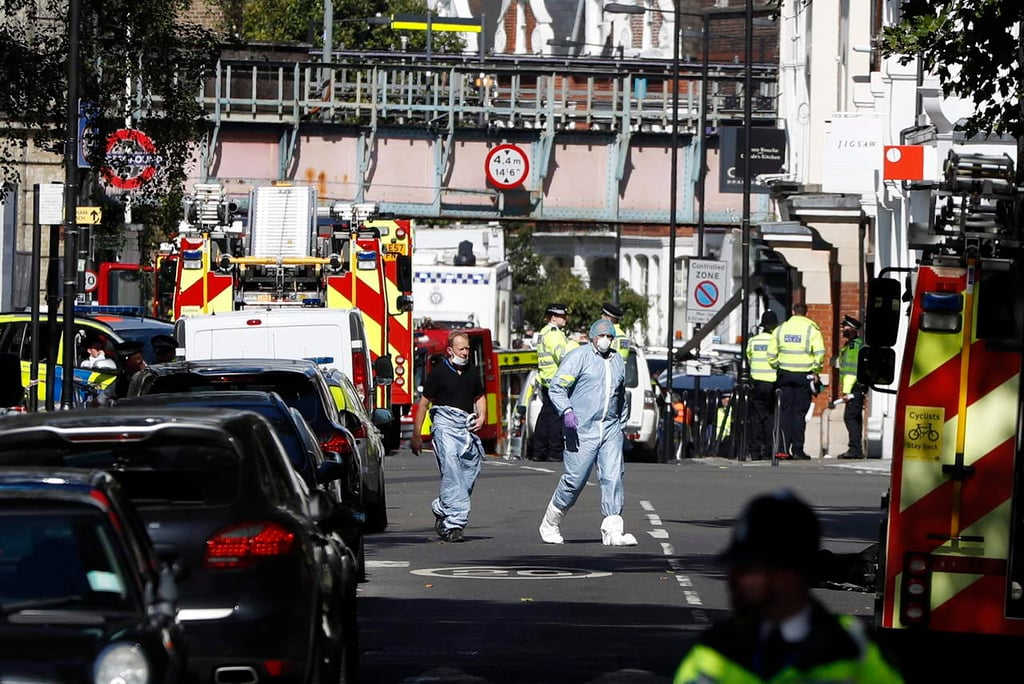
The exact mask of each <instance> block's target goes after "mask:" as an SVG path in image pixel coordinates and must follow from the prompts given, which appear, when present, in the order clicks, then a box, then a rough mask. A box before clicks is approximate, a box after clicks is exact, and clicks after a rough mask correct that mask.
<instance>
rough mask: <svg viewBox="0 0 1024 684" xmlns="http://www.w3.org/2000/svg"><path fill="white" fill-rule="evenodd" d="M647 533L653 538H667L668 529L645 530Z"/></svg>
mask: <svg viewBox="0 0 1024 684" xmlns="http://www.w3.org/2000/svg"><path fill="white" fill-rule="evenodd" d="M647 534H649V535H651V537H652V538H654V539H668V530H647Z"/></svg>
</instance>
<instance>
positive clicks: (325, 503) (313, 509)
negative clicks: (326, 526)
mask: <svg viewBox="0 0 1024 684" xmlns="http://www.w3.org/2000/svg"><path fill="white" fill-rule="evenodd" d="M333 514H334V506H333V505H332V504H331V500H330V499H329V498H328V497H327V494H326V493H325V492H323V491H321V490H319V489H314V490H313V491H311V492H310V493H309V517H310V519H311V520H312V521H313V522H315V523H322V522H326V521H328V520H330V518H331V516H332V515H333Z"/></svg>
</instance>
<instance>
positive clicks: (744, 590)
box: [674, 491, 903, 684]
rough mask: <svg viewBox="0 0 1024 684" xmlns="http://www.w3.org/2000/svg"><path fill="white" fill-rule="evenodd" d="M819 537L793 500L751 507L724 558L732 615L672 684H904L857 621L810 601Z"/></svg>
mask: <svg viewBox="0 0 1024 684" xmlns="http://www.w3.org/2000/svg"><path fill="white" fill-rule="evenodd" d="M820 535H821V532H820V525H819V523H818V518H817V516H816V515H815V514H814V511H812V510H811V508H810V507H809V506H808V505H807V504H806V503H804V502H803V501H801V500H800V499H799V498H797V497H796V496H794V495H793V494H792V493H791V492H788V491H782V492H778V493H774V494H768V495H762V496H759V497H756V498H755V499H753V500H752V501H751V502H750V503H749V504H748V505H747V507H746V508H745V509H744V511H743V513H742V515H741V516H740V519H739V520H738V521H737V523H736V526H735V527H734V528H733V534H732V542H731V543H730V545H729V547H728V548H727V549H726V551H725V553H724V554H723V555H722V560H723V561H725V563H726V564H727V565H728V572H729V575H728V578H729V594H730V599H731V601H732V609H733V614H732V616H731V617H730V618H729V619H728V620H726V621H724V622H721V623H719V624H716V625H714V626H712V627H710V628H709V629H707V630H706V631H705V632H704V633H703V634H702V635H701V636H700V637H699V638H698V639H697V643H696V644H694V646H693V647H692V648H691V649H690V651H689V653H687V655H686V656H685V657H684V658H683V661H682V663H681V664H680V666H679V669H678V670H677V671H676V676H675V680H674V681H675V684H696V683H697V682H731V683H732V684H756V683H757V682H768V681H779V682H852V683H855V684H896V683H899V682H902V681H903V678H902V677H901V675H900V673H899V672H898V671H897V670H896V669H895V668H893V666H892V665H891V664H890V663H889V662H887V661H886V659H885V657H884V655H883V654H882V651H881V649H879V647H878V645H877V644H876V643H874V642H873V641H872V639H871V638H870V637H869V635H868V634H867V632H866V631H865V628H864V626H863V624H862V623H861V622H859V621H858V619H857V618H856V617H854V616H850V615H842V616H839V615H835V614H833V613H831V612H829V610H828V609H827V608H825V606H824V605H822V604H821V602H819V601H818V600H817V599H816V598H814V596H813V595H812V594H811V587H812V586H813V585H814V580H815V575H816V570H817V567H816V566H817V564H818V555H819V549H818V543H819V539H820Z"/></svg>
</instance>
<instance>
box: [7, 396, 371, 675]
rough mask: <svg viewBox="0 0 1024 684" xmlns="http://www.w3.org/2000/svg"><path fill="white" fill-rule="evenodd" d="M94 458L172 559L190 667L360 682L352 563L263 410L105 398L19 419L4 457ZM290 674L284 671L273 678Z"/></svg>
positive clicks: (90, 461) (44, 461)
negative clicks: (144, 404) (108, 403)
mask: <svg viewBox="0 0 1024 684" xmlns="http://www.w3.org/2000/svg"><path fill="white" fill-rule="evenodd" d="M4 465H33V466H50V467H55V466H64V467H84V468H96V469H103V470H107V471H109V472H110V473H111V474H112V475H113V476H114V477H115V478H116V479H117V480H118V482H119V483H120V484H121V486H122V487H123V488H124V490H125V492H126V493H127V495H128V497H129V498H130V500H131V501H132V503H133V504H134V505H135V507H136V509H137V510H138V511H139V513H140V514H141V516H142V519H143V520H144V521H145V523H146V527H147V530H148V532H149V536H150V537H151V538H152V540H153V543H154V545H155V547H156V549H157V552H158V553H159V554H160V556H161V557H162V558H164V559H165V560H169V561H172V562H173V563H174V567H175V574H176V577H177V579H178V582H177V585H178V589H179V592H180V598H179V606H180V610H179V613H178V616H179V619H180V620H181V621H182V622H183V623H185V625H186V630H187V631H186V633H187V634H188V637H189V644H190V648H189V659H188V669H189V671H190V673H191V674H192V676H194V677H196V678H197V679H198V680H199V681H201V682H210V681H215V682H256V681H263V680H265V679H268V678H270V679H273V678H275V677H277V678H283V679H285V680H294V681H298V682H303V683H305V682H308V681H310V679H311V677H312V674H311V673H317V675H318V677H317V679H318V680H320V681H324V682H338V681H354V679H355V677H356V662H357V658H358V653H357V644H358V641H357V621H356V610H355V595H356V594H355V591H356V589H355V588H356V577H355V560H354V558H353V556H352V553H351V551H349V550H348V549H347V548H345V547H344V546H343V545H341V544H340V542H338V541H337V539H336V538H335V536H334V535H333V534H331V533H330V532H329V530H330V527H331V525H332V521H331V518H332V513H333V505H332V503H331V501H330V499H329V498H328V497H327V496H326V495H325V494H324V493H323V492H321V491H319V490H313V491H312V492H310V491H309V490H308V488H307V487H306V486H305V484H304V483H303V481H302V479H301V478H300V477H299V476H298V475H297V473H296V472H295V470H294V469H293V468H292V467H291V464H290V463H289V462H288V458H287V456H286V455H285V453H284V447H283V446H282V445H281V442H280V439H279V438H278V437H277V435H276V433H275V432H274V429H273V427H271V425H270V423H269V422H267V420H266V419H265V418H263V417H262V416H260V415H258V414H256V413H253V412H251V411H238V410H234V409H219V408H203V409H185V408H163V409H161V410H160V411H159V415H154V412H153V411H152V410H148V409H143V408H139V409H129V408H113V409H106V408H100V409H95V410H90V411H64V412H59V413H49V414H33V415H27V416H15V417H11V418H7V419H5V420H4V421H2V425H0V466H4ZM275 681H280V679H278V680H275Z"/></svg>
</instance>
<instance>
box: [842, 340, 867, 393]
mask: <svg viewBox="0 0 1024 684" xmlns="http://www.w3.org/2000/svg"><path fill="white" fill-rule="evenodd" d="M863 346H864V340H862V339H861V338H859V337H854V338H853V339H852V340H850V341H849V342H847V343H846V344H844V345H843V348H842V349H841V350H840V351H839V387H840V389H841V390H842V393H843V394H849V393H850V392H852V391H853V386H854V385H856V384H857V357H858V356H859V355H860V348H861V347H863Z"/></svg>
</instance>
